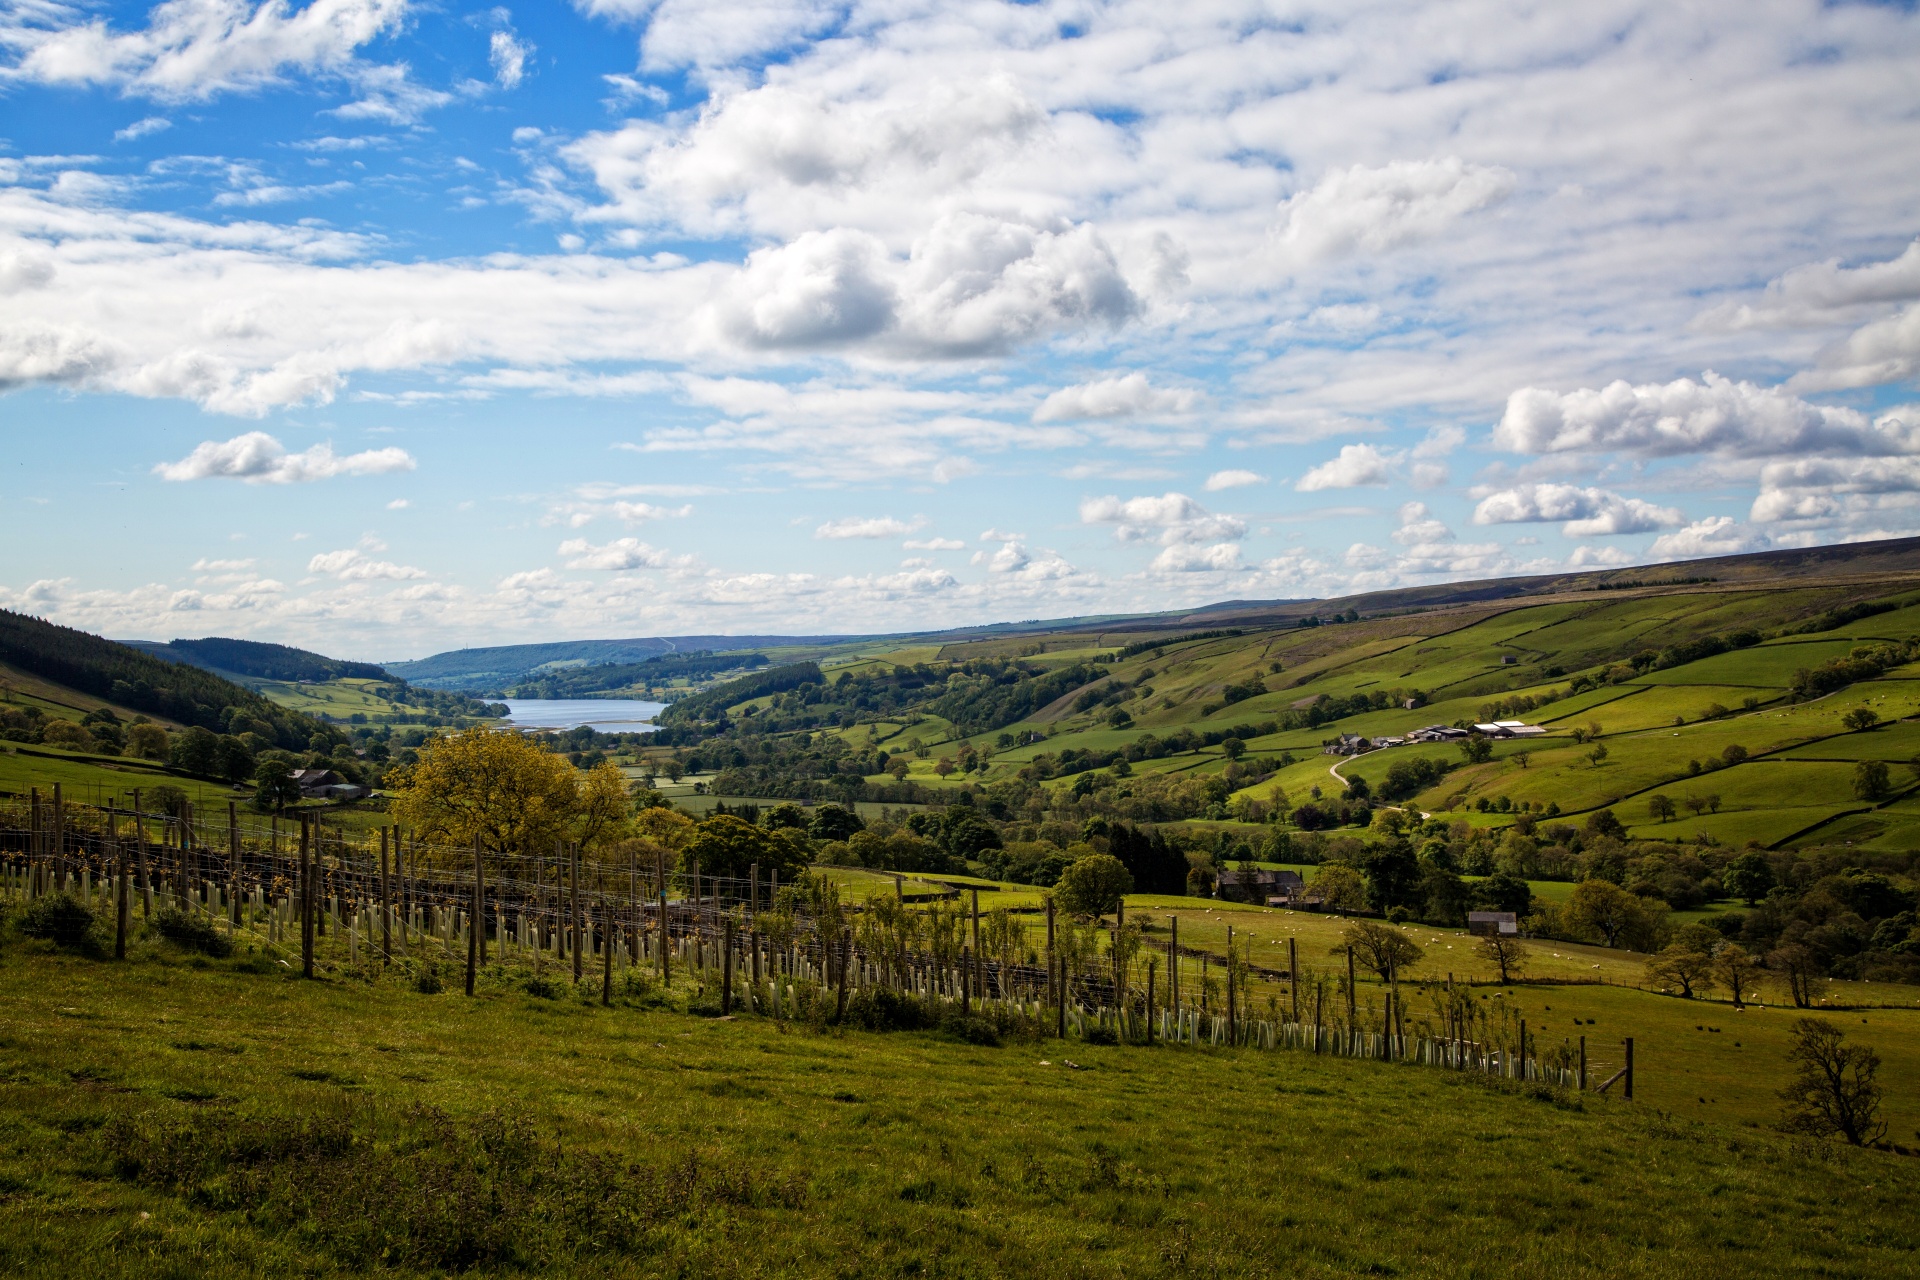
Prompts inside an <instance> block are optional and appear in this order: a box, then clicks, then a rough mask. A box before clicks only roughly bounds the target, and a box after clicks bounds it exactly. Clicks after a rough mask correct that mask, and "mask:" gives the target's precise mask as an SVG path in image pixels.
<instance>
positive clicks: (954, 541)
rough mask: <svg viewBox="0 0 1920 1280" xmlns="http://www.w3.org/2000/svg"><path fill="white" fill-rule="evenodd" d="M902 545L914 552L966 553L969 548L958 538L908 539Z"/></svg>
mask: <svg viewBox="0 0 1920 1280" xmlns="http://www.w3.org/2000/svg"><path fill="white" fill-rule="evenodd" d="M900 545H901V546H903V547H906V548H908V549H909V550H912V551H964V550H966V547H967V544H966V543H964V542H962V541H961V540H960V539H958V538H908V539H907V540H906V541H905V542H903V543H901V544H900Z"/></svg>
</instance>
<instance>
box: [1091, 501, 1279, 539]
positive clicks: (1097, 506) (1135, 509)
mask: <svg viewBox="0 0 1920 1280" xmlns="http://www.w3.org/2000/svg"><path fill="white" fill-rule="evenodd" d="M1080 520H1081V523H1083V524H1111V525H1114V526H1116V528H1115V529H1114V531H1113V536H1114V537H1116V538H1118V539H1119V540H1120V541H1122V542H1142V541H1147V540H1149V539H1152V540H1155V541H1158V542H1159V543H1160V544H1161V545H1162V546H1166V547H1172V546H1178V545H1181V544H1184V543H1196V542H1217V541H1222V540H1226V539H1234V538H1241V537H1244V536H1245V535H1246V532H1247V526H1246V522H1245V521H1243V520H1241V519H1240V518H1239V517H1237V516H1229V515H1215V514H1213V513H1212V512H1210V511H1208V510H1207V509H1206V508H1205V507H1202V506H1201V505H1200V504H1199V503H1197V502H1195V501H1194V500H1193V499H1192V498H1189V497H1188V496H1187V495H1186V494H1184V493H1168V494H1163V495H1161V496H1160V497H1157V498H1127V499H1121V498H1117V497H1111V496H1109V497H1104V498H1086V499H1083V500H1082V501H1081V503H1080Z"/></svg>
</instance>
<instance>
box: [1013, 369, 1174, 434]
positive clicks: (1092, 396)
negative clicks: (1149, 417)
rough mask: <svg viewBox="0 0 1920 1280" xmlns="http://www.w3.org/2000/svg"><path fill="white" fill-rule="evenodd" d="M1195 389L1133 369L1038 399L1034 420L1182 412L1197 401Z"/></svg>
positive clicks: (1129, 416) (1058, 420)
mask: <svg viewBox="0 0 1920 1280" xmlns="http://www.w3.org/2000/svg"><path fill="white" fill-rule="evenodd" d="M1199 400H1200V396H1199V393H1198V392H1195V391H1191V390H1188V389H1186V388H1163V387H1155V386H1153V385H1152V384H1150V383H1149V382H1148V381H1147V375H1146V374H1144V373H1139V372H1134V373H1128V374H1123V375H1121V376H1118V377H1113V378H1101V379H1098V380H1096V381H1093V382H1082V383H1077V384H1075V385H1074V386H1071V387H1062V388H1060V390H1058V391H1056V392H1054V393H1053V394H1052V395H1050V396H1048V397H1047V398H1046V399H1045V400H1043V401H1041V403H1040V407H1039V408H1037V409H1035V410H1034V411H1033V420H1034V421H1035V422H1071V421H1075V420H1078V419H1085V418H1132V417H1138V416H1141V415H1145V414H1160V413H1185V412H1187V411H1188V410H1189V409H1191V408H1193V406H1194V405H1195V404H1197V403H1199Z"/></svg>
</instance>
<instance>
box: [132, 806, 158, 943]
mask: <svg viewBox="0 0 1920 1280" xmlns="http://www.w3.org/2000/svg"><path fill="white" fill-rule="evenodd" d="M133 852H134V857H135V858H137V859H138V860H139V863H140V918H141V919H142V920H146V919H149V918H151V917H152V915H153V882H152V881H151V880H150V879H148V877H147V821H146V819H145V818H144V817H143V816H141V812H140V788H138V787H135V788H134V789H133Z"/></svg>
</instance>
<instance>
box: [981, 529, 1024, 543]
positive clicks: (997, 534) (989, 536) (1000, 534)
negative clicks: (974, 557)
mask: <svg viewBox="0 0 1920 1280" xmlns="http://www.w3.org/2000/svg"><path fill="white" fill-rule="evenodd" d="M1026 536H1027V535H1026V534H1024V533H1008V532H1007V531H1006V530H1004V529H982V530H981V531H980V541H982V542H1019V541H1020V540H1021V539H1022V538H1025V537H1026Z"/></svg>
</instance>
